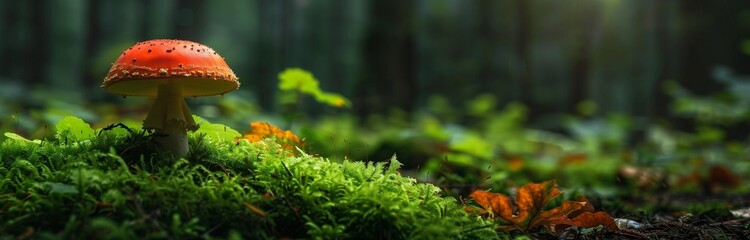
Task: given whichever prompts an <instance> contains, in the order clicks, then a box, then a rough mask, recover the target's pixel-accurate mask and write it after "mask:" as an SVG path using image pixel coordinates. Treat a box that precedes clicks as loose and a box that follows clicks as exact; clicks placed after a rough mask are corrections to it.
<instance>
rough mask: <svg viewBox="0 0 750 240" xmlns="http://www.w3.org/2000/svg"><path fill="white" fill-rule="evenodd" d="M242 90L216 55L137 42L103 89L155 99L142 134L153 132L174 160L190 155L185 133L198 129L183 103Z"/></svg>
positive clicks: (187, 46)
mask: <svg viewBox="0 0 750 240" xmlns="http://www.w3.org/2000/svg"><path fill="white" fill-rule="evenodd" d="M239 86H240V82H239V81H238V79H237V76H235V75H234V72H232V69H230V68H229V66H227V63H226V62H225V61H224V59H223V58H222V57H221V56H219V54H217V53H216V51H214V50H213V49H211V48H209V47H206V46H205V45H203V44H200V43H195V42H191V41H185V40H170V39H155V40H149V41H145V42H139V43H136V44H135V45H134V46H132V47H130V48H128V49H126V50H125V51H124V52H122V54H121V55H120V57H119V58H117V60H116V61H115V62H114V63H112V68H110V69H109V73H107V76H106V77H104V83H103V84H102V87H103V88H104V89H105V90H106V91H107V92H110V93H113V94H118V95H122V96H147V97H155V98H156V100H155V101H154V105H153V107H152V108H151V111H150V112H149V113H148V116H147V117H146V120H144V121H143V128H144V129H153V130H155V133H156V134H154V140H155V141H156V142H158V143H159V144H161V145H162V146H163V147H164V148H166V149H167V150H169V151H171V152H172V153H173V154H174V155H175V156H185V155H186V154H187V153H188V151H189V146H188V143H187V130H190V131H195V130H197V129H198V125H197V124H196V123H195V121H194V120H193V116H192V114H190V110H189V109H188V107H187V104H185V99H184V97H200V96H212V95H223V94H225V93H227V92H230V91H233V90H235V89H237V88H238V87H239Z"/></svg>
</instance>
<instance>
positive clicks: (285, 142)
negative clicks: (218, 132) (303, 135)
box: [234, 122, 304, 150]
mask: <svg viewBox="0 0 750 240" xmlns="http://www.w3.org/2000/svg"><path fill="white" fill-rule="evenodd" d="M273 137H275V138H276V141H277V142H278V143H279V144H281V146H282V148H284V149H287V150H293V149H294V147H295V146H303V145H304V143H303V142H302V140H301V139H300V138H299V137H297V135H295V134H294V133H292V131H289V130H286V131H284V130H281V129H280V128H278V127H276V126H274V125H271V124H270V123H267V122H251V123H250V131H246V132H245V133H244V134H243V135H242V137H238V138H236V139H234V141H235V142H238V141H239V140H241V139H246V140H248V141H250V142H258V141H261V140H263V139H266V138H273Z"/></svg>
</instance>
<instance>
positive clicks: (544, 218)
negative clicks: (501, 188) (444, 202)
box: [470, 180, 586, 231]
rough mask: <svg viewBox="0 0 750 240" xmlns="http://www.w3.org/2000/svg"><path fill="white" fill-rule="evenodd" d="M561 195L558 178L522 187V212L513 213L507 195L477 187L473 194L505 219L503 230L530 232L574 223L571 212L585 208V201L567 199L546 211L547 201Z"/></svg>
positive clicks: (473, 196)
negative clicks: (533, 229) (542, 227)
mask: <svg viewBox="0 0 750 240" xmlns="http://www.w3.org/2000/svg"><path fill="white" fill-rule="evenodd" d="M560 194H562V192H561V191H560V190H558V189H557V183H556V182H555V181H554V180H551V181H546V182H542V183H528V184H526V185H525V186H523V187H521V189H519V190H518V197H517V198H516V200H515V203H516V204H515V205H516V207H517V208H518V214H513V205H512V204H511V201H510V198H508V197H507V196H505V195H503V194H499V193H491V192H487V191H482V190H477V191H474V192H473V193H472V194H471V195H470V197H471V198H473V199H474V201H475V202H476V203H478V204H479V205H480V206H481V207H482V209H484V210H485V211H487V212H488V213H491V215H490V216H492V217H493V218H495V219H496V220H497V219H500V220H502V223H500V226H499V227H498V228H499V229H501V230H506V231H509V230H521V231H527V230H529V229H532V228H535V227H537V226H549V225H555V224H569V225H573V224H574V223H573V221H571V220H570V219H569V218H568V217H567V215H568V214H570V213H572V212H575V211H577V210H579V209H581V208H583V207H585V206H586V203H585V202H575V201H566V202H563V203H562V204H561V205H560V206H558V207H556V208H553V209H550V210H547V211H545V210H544V209H545V207H546V206H547V204H548V203H549V202H550V201H551V200H552V199H554V198H555V197H557V196H559V195H560Z"/></svg>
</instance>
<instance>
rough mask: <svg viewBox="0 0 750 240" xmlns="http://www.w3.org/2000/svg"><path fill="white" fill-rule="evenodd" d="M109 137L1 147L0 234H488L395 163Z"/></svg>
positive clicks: (195, 141) (266, 146) (486, 226)
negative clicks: (179, 148)
mask: <svg viewBox="0 0 750 240" xmlns="http://www.w3.org/2000/svg"><path fill="white" fill-rule="evenodd" d="M114 132H115V131H105V132H101V133H99V134H98V136H96V137H93V138H90V139H86V140H80V141H72V140H71V139H72V138H70V137H67V138H66V137H65V136H62V137H60V138H59V139H64V140H61V141H42V142H41V143H38V142H37V143H35V142H30V141H24V140H22V139H7V140H5V141H4V142H2V143H1V144H0V163H1V164H2V165H0V175H2V176H3V178H2V180H1V181H2V182H0V238H12V237H18V236H27V235H28V236H30V237H32V238H76V239H90V238H124V239H132V238H164V237H173V238H178V239H182V238H197V237H201V238H230V237H231V238H234V237H244V238H252V239H257V238H280V237H291V238H320V239H336V238H356V239H374V238H378V239H383V238H386V239H391V238H393V239H406V238H408V239H441V238H448V239H462V238H463V239H467V238H497V234H496V233H495V231H494V229H493V227H492V224H491V223H488V222H484V221H483V220H481V219H478V218H476V217H471V216H469V215H467V214H466V213H464V211H463V208H462V207H461V206H460V205H459V204H457V203H456V200H455V199H453V198H445V197H441V196H440V190H439V189H438V188H437V187H435V186H433V185H430V184H423V183H417V182H416V181H415V180H414V179H411V178H407V177H402V176H401V175H400V174H399V173H398V167H399V165H400V163H399V162H398V161H396V159H395V158H394V159H392V160H391V161H390V162H388V163H363V162H352V161H345V162H342V163H338V162H332V161H329V160H327V159H325V158H321V157H314V156H310V155H306V154H303V153H300V154H298V156H295V155H293V154H292V153H290V152H288V151H284V150H282V149H281V148H280V147H279V146H278V145H276V144H274V142H273V141H270V140H269V141H264V142H259V143H247V142H244V141H243V142H241V143H239V144H234V143H232V142H226V141H219V140H217V139H213V138H206V137H204V135H201V134H194V135H191V138H190V144H191V148H192V151H191V154H190V155H189V156H188V157H187V158H184V159H174V158H172V157H171V155H169V154H166V153H163V152H160V151H159V149H157V148H156V147H155V146H154V145H153V144H152V143H151V142H150V141H149V138H148V136H146V135H145V134H144V133H125V134H123V133H122V132H119V133H117V134H115V133H114ZM61 134H69V133H61Z"/></svg>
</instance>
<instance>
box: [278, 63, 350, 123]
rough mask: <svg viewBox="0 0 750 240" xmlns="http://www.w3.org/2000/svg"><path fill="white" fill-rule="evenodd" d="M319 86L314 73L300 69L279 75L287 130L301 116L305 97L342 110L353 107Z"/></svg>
mask: <svg viewBox="0 0 750 240" xmlns="http://www.w3.org/2000/svg"><path fill="white" fill-rule="evenodd" d="M319 85H320V84H319V82H318V80H317V79H315V76H313V74H312V73H310V72H308V71H305V70H303V69H300V68H288V69H286V70H284V71H283V72H281V73H279V90H281V97H280V99H279V101H280V103H281V105H282V106H284V108H285V109H284V114H283V115H284V118H285V119H286V121H287V128H289V127H291V125H292V123H293V122H294V120H295V119H296V118H298V117H299V115H301V113H300V109H299V108H300V106H301V104H302V98H303V97H304V96H305V95H309V96H312V97H313V98H314V99H315V100H316V101H318V102H319V103H323V104H326V105H328V106H332V107H339V108H340V107H348V106H350V105H351V102H350V101H349V100H348V99H346V98H345V97H343V96H341V95H339V94H336V93H329V92H325V91H323V90H321V89H320V86H319Z"/></svg>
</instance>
